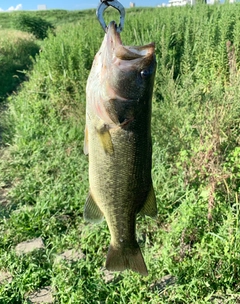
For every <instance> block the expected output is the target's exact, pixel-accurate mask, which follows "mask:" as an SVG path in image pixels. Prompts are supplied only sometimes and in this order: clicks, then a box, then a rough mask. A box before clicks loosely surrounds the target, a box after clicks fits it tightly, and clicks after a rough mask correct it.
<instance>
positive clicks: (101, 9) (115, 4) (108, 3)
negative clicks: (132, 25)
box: [96, 0, 125, 33]
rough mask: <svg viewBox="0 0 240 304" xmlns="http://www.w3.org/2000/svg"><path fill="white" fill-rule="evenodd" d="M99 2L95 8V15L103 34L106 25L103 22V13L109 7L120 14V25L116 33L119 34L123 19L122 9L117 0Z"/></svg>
mask: <svg viewBox="0 0 240 304" xmlns="http://www.w3.org/2000/svg"><path fill="white" fill-rule="evenodd" d="M100 1H101V2H100V4H99V6H98V8H97V11H96V15H97V18H98V21H99V22H100V24H101V26H102V28H103V30H104V32H105V33H106V32H107V25H106V23H105V21H104V18H103V13H104V11H105V10H106V9H107V8H108V7H109V6H112V7H114V8H115V9H116V10H118V11H119V13H120V23H119V26H118V27H117V32H118V33H120V32H121V31H122V30H123V25H124V18H125V9H124V7H123V6H122V4H121V3H120V2H118V1H117V0H100Z"/></svg>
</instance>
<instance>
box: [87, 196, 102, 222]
mask: <svg viewBox="0 0 240 304" xmlns="http://www.w3.org/2000/svg"><path fill="white" fill-rule="evenodd" d="M83 216H84V219H85V220H86V221H87V222H91V223H100V222H101V221H102V220H103V218H104V216H103V213H102V211H101V210H100V209H99V207H98V205H97V203H96V202H95V201H94V199H93V197H92V195H91V193H90V192H89V194H88V197H87V199H86V203H85V206H84V212H83Z"/></svg>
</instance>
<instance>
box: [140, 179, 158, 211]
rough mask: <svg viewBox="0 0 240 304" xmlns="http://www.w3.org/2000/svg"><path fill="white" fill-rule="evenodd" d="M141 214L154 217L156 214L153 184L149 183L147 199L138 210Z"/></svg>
mask: <svg viewBox="0 0 240 304" xmlns="http://www.w3.org/2000/svg"><path fill="white" fill-rule="evenodd" d="M140 214H141V215H148V216H151V217H155V216H156V215H157V204H156V197H155V193H154V189H153V186H152V185H151V188H150V191H149V193H148V196H147V199H146V201H145V203H144V205H143V207H142V209H141V211H140Z"/></svg>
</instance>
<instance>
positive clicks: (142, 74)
mask: <svg viewBox="0 0 240 304" xmlns="http://www.w3.org/2000/svg"><path fill="white" fill-rule="evenodd" d="M149 74H150V72H149V70H142V71H141V77H142V78H146V77H148V75H149Z"/></svg>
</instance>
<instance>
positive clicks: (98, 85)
mask: <svg viewBox="0 0 240 304" xmlns="http://www.w3.org/2000/svg"><path fill="white" fill-rule="evenodd" d="M156 65H157V64H156V56H155V44H154V43H150V44H147V45H144V46H124V45H123V43H122V40H121V37H120V33H118V31H117V26H116V23H115V22H114V21H112V22H110V23H109V25H108V28H107V32H106V33H105V36H104V39H103V42H102V45H101V47H100V49H99V51H98V52H97V54H96V55H95V58H94V61H93V64H92V68H91V71H90V74H89V77H88V79H87V86H86V126H85V138H84V153H85V154H86V155H88V159H89V193H88V196H87V199H86V202H85V206H84V212H83V215H84V219H85V220H86V221H88V222H91V223H99V222H101V221H102V220H103V219H104V218H105V219H106V222H107V225H108V228H109V231H110V235H111V240H110V246H109V249H108V253H107V259H106V269H108V270H110V271H124V270H126V269H130V270H132V271H135V272H137V273H139V274H141V275H143V276H147V275H148V270H147V267H146V264H145V261H144V258H143V255H142V253H141V250H140V247H139V245H138V243H137V240H136V216H137V214H138V213H140V214H142V215H147V216H151V217H155V216H156V215H157V204H156V197H155V192H154V189H153V183H152V177H151V167H152V139H151V112H152V110H151V108H152V94H153V86H154V78H155V72H156Z"/></svg>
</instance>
